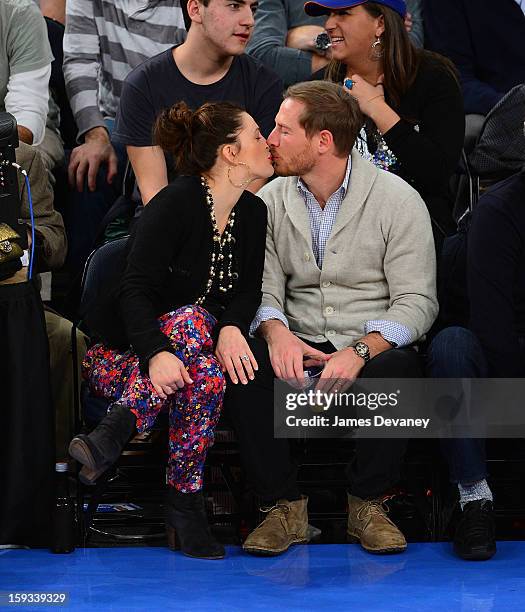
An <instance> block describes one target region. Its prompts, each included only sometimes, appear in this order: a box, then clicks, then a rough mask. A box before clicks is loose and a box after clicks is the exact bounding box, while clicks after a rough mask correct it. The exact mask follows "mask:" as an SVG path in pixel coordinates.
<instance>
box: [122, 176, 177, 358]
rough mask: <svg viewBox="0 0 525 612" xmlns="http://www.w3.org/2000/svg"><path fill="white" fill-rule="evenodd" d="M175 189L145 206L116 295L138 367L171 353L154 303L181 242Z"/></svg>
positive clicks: (160, 194) (159, 296) (172, 186)
mask: <svg viewBox="0 0 525 612" xmlns="http://www.w3.org/2000/svg"><path fill="white" fill-rule="evenodd" d="M177 196H178V189H177V187H176V186H174V185H168V186H167V187H165V188H164V189H162V190H161V191H160V192H159V193H158V194H157V195H156V196H155V197H154V198H153V199H152V200H151V202H150V203H149V204H148V206H146V207H145V208H144V210H143V212H142V215H141V216H140V220H139V222H138V223H137V226H136V230H135V234H134V236H133V239H132V240H131V241H130V242H131V245H130V248H129V252H128V256H127V263H126V268H125V272H124V276H123V278H122V283H121V286H120V292H119V304H120V312H121V314H122V318H123V321H124V326H125V329H126V334H127V339H128V341H129V343H130V345H131V346H132V348H133V350H134V351H135V353H136V354H137V355H138V357H139V360H140V363H141V367H142V368H143V369H145V368H146V366H147V363H148V360H149V359H150V358H151V357H152V356H153V355H155V354H156V353H159V352H160V351H169V352H173V351H172V347H171V345H170V343H169V341H168V339H167V337H166V336H165V335H164V334H163V333H162V331H161V330H160V327H159V324H158V321H157V316H158V313H157V312H156V311H155V304H156V303H160V302H161V301H162V288H163V284H164V281H165V279H166V276H167V274H168V269H169V265H170V262H171V261H172V259H173V256H174V251H175V245H177V244H179V243H180V230H179V228H180V219H177V215H178V214H180V210H179V209H178V207H175V206H173V200H174V199H175V198H176V197H177Z"/></svg>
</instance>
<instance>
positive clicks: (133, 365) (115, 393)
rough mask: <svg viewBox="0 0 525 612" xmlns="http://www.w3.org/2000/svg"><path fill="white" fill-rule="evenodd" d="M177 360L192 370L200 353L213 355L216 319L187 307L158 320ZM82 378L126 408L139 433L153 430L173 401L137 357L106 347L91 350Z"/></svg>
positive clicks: (98, 391)
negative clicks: (162, 393)
mask: <svg viewBox="0 0 525 612" xmlns="http://www.w3.org/2000/svg"><path fill="white" fill-rule="evenodd" d="M159 324H160V328H161V330H162V332H163V333H164V334H165V335H166V336H168V338H169V339H170V342H171V345H172V347H173V349H174V351H175V354H176V355H177V357H178V358H179V359H180V360H181V361H182V362H183V363H184V365H185V366H186V368H188V367H190V366H191V364H192V363H193V362H194V361H195V359H196V358H197V357H198V356H199V354H200V353H201V351H205V352H211V350H212V348H213V341H212V337H211V333H212V330H213V326H214V325H215V319H214V318H213V317H212V316H211V315H210V314H209V313H207V312H206V311H205V310H204V309H203V308H200V307H199V306H185V307H183V308H178V309H177V310H175V311H173V312H170V313H167V314H165V315H163V316H162V317H160V318H159ZM83 375H84V378H86V379H87V380H88V381H89V386H90V389H91V390H92V391H93V393H95V394H96V395H99V396H102V397H105V398H107V399H109V400H111V401H113V402H118V403H119V404H120V405H122V406H126V407H127V408H129V409H130V410H131V412H133V414H134V415H135V417H136V419H137V423H136V427H137V430H138V431H139V432H142V431H144V430H147V429H151V427H152V426H153V424H154V423H155V420H156V418H157V416H158V414H159V412H161V411H162V409H163V408H164V407H165V406H170V405H171V404H172V403H173V397H168V399H167V400H163V399H162V398H161V397H160V396H159V395H158V394H157V392H156V391H155V388H154V387H153V385H152V384H151V380H150V378H149V376H148V375H147V374H144V373H142V372H141V370H140V364H139V359H138V357H137V356H136V355H135V354H133V353H131V352H130V351H128V352H126V353H123V354H120V353H118V352H117V351H114V350H112V349H108V348H106V347H104V346H103V345H96V346H94V347H92V348H91V349H90V350H89V351H88V354H87V355H86V359H85V360H84V363H83Z"/></svg>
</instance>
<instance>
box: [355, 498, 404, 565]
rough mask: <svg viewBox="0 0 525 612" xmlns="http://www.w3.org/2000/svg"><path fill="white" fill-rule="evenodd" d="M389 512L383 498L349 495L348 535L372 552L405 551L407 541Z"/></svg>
mask: <svg viewBox="0 0 525 612" xmlns="http://www.w3.org/2000/svg"><path fill="white" fill-rule="evenodd" d="M387 512H388V509H387V508H386V507H385V506H384V504H383V503H381V500H376V499H375V500H370V501H367V500H364V499H361V498H360V497H354V496H353V495H348V535H349V536H350V538H352V539H353V541H355V542H359V543H360V544H361V546H362V547H363V548H364V549H365V550H366V551H367V552H370V553H375V554H378V555H380V554H389V553H400V552H403V551H404V550H405V549H406V547H407V542H406V540H405V537H404V536H403V534H402V533H401V532H400V531H399V529H398V528H397V527H396V526H395V525H394V523H393V522H392V521H391V520H390V519H389V518H388V517H387V515H386V513H387Z"/></svg>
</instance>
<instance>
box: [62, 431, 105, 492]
mask: <svg viewBox="0 0 525 612" xmlns="http://www.w3.org/2000/svg"><path fill="white" fill-rule="evenodd" d="M68 451H69V454H70V456H71V457H73V459H75V460H76V461H78V462H79V463H81V464H82V466H83V467H82V469H81V470H80V472H79V474H78V477H79V479H80V482H82V483H83V484H85V485H89V486H92V485H94V484H95V483H96V481H97V479H98V478H99V477H100V476H101V475H102V474H103V473H104V472H105V471H106V470H107V469H108V467H109V465H103V466H102V467H100V466H98V465H97V464H96V463H95V460H94V459H93V455H92V453H91V451H90V449H89V446H88V445H87V444H86V443H85V442H84V440H82V439H81V438H73V439H72V440H71V442H70V444H69V449H68Z"/></svg>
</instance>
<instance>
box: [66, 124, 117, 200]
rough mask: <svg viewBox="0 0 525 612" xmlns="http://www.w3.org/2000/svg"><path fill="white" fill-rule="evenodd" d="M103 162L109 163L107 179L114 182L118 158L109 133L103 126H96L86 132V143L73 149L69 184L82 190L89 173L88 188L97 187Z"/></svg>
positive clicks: (91, 189) (93, 189)
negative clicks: (98, 175)
mask: <svg viewBox="0 0 525 612" xmlns="http://www.w3.org/2000/svg"><path fill="white" fill-rule="evenodd" d="M102 163H107V165H108V172H107V181H108V183H109V184H111V183H112V182H113V179H114V178H115V176H116V174H117V170H118V159H117V155H116V153H115V149H113V147H112V145H111V142H110V140H109V134H108V132H107V130H106V129H105V128H103V127H96V128H93V129H91V130H89V132H86V135H85V137H84V144H82V145H80V146H79V147H76V148H75V149H73V151H72V153H71V159H70V160H69V167H68V176H69V184H70V185H71V187H74V186H75V184H76V187H77V190H78V191H82V190H83V188H84V180H85V178H86V174H87V182H88V188H89V190H90V191H95V189H96V188H97V174H98V170H99V168H100V165H101V164H102Z"/></svg>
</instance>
